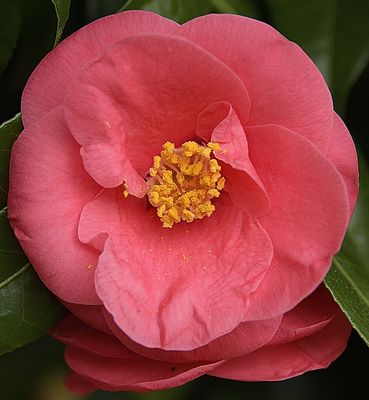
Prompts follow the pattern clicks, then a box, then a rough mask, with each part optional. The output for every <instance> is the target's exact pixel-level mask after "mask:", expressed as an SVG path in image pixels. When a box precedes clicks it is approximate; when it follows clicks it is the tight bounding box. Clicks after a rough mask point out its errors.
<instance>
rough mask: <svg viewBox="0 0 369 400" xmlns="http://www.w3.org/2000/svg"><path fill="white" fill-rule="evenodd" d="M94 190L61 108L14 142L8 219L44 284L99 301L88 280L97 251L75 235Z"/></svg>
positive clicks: (69, 296) (72, 297)
mask: <svg viewBox="0 0 369 400" xmlns="http://www.w3.org/2000/svg"><path fill="white" fill-rule="evenodd" d="M98 190H99V188H98V186H97V185H96V184H95V182H94V181H93V180H92V179H91V178H90V176H89V175H88V174H87V173H86V171H85V170H84V168H83V165H82V161H81V158H80V156H79V146H78V144H77V143H76V142H75V141H74V139H73V137H72V136H71V134H70V133H69V131H68V128H67V127H66V125H65V123H64V120H63V116H62V111H61V110H60V109H55V110H53V111H52V112H50V113H48V114H47V115H45V117H43V118H42V119H40V120H39V121H38V122H37V123H35V124H33V125H32V126H30V127H28V128H26V129H25V130H24V131H23V133H22V134H21V136H20V137H19V139H18V140H17V141H16V143H15V144H14V147H13V150H12V155H11V161H10V187H9V198H8V211H9V213H8V214H9V218H10V223H11V225H12V227H13V229H14V231H15V234H16V236H17V238H18V239H19V241H20V243H21V245H22V247H23V249H24V251H25V253H26V254H27V256H28V257H29V259H30V261H31V262H32V264H33V266H34V267H35V269H36V271H37V273H38V274H39V275H40V277H41V279H42V280H43V282H44V283H45V285H46V286H47V287H48V288H49V289H50V290H51V291H53V292H54V293H55V294H56V295H57V296H58V297H60V298H61V299H63V300H66V301H69V302H74V303H84V304H99V303H100V301H99V299H98V298H97V296H96V292H95V288H94V281H93V280H94V278H93V276H94V272H95V267H96V264H97V257H98V254H97V252H96V251H94V250H93V249H91V248H88V247H87V246H85V245H83V244H82V243H81V242H80V241H79V240H78V236H77V228H78V221H79V216H80V212H81V210H82V208H83V207H84V205H85V204H86V203H88V202H89V201H90V200H91V199H93V198H94V196H95V195H96V193H97V192H98ZM81 283H83V284H81Z"/></svg>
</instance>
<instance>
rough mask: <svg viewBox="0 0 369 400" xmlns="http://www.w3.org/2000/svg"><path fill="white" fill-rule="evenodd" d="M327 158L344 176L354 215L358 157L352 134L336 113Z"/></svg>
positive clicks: (357, 182) (351, 210)
mask: <svg viewBox="0 0 369 400" xmlns="http://www.w3.org/2000/svg"><path fill="white" fill-rule="evenodd" d="M327 157H328V159H329V160H331V162H332V163H333V164H334V166H335V167H336V168H337V170H338V172H339V173H340V174H341V175H342V178H343V180H344V182H345V184H346V188H347V193H348V197H349V201H350V214H352V212H353V209H354V207H355V203H356V199H357V194H358V190H359V171H358V162H357V155H356V150H355V145H354V142H353V141H352V138H351V135H350V132H349V131H348V130H347V128H346V125H345V124H344V123H343V122H342V120H341V118H340V117H339V116H338V115H337V114H336V113H334V120H333V131H332V136H331V141H330V143H329V148H328V151H327Z"/></svg>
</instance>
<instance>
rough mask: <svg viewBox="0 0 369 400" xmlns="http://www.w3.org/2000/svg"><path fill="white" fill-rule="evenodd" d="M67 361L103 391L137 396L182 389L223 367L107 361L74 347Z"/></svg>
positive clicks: (106, 358) (68, 354) (68, 350)
mask: <svg viewBox="0 0 369 400" xmlns="http://www.w3.org/2000/svg"><path fill="white" fill-rule="evenodd" d="M65 359H66V362H67V364H68V366H69V367H70V368H71V369H72V370H73V371H75V372H76V373H77V374H79V375H81V376H82V377H83V378H85V379H87V380H88V381H90V382H92V383H93V384H94V385H95V386H96V387H98V388H100V389H105V390H111V391H121V390H125V391H136V392H139V391H146V390H161V389H169V388H171V387H175V386H179V385H183V384H184V383H186V382H188V381H191V380H193V379H196V378H198V377H199V376H201V375H204V374H206V373H209V371H211V370H212V369H214V368H215V367H217V366H218V365H220V364H221V363H222V361H220V362H218V363H192V364H184V363H181V364H177V363H165V362H160V361H154V360H150V359H147V358H142V359H129V360H127V359H122V358H108V357H103V356H98V355H95V354H93V353H90V352H87V351H84V350H80V349H79V348H76V347H71V346H69V347H67V350H66V353H65Z"/></svg>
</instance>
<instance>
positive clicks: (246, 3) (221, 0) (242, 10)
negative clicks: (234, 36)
mask: <svg viewBox="0 0 369 400" xmlns="http://www.w3.org/2000/svg"><path fill="white" fill-rule="evenodd" d="M210 3H211V4H212V5H213V6H214V8H215V9H216V11H217V12H220V13H227V14H240V15H247V16H248V17H254V18H260V11H259V9H258V4H257V2H255V1H254V0H210Z"/></svg>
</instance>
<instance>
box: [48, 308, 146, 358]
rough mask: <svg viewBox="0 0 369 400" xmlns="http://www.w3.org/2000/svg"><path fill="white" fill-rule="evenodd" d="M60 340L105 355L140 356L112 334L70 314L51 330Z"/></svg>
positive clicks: (116, 356) (120, 356)
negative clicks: (107, 333)
mask: <svg viewBox="0 0 369 400" xmlns="http://www.w3.org/2000/svg"><path fill="white" fill-rule="evenodd" d="M51 335H52V336H53V337H54V338H55V339H57V340H59V341H60V342H62V343H64V344H67V345H70V346H74V347H78V348H80V349H82V350H86V351H89V352H91V353H93V354H97V355H100V356H104V357H113V358H129V359H131V358H140V356H136V355H135V354H133V352H132V351H131V350H129V349H128V348H127V347H125V346H124V345H123V344H122V343H121V342H120V341H119V340H118V339H116V338H115V337H114V336H112V335H106V334H105V333H103V332H101V331H98V330H96V329H94V328H92V327H90V326H88V325H86V324H84V323H83V322H82V321H80V320H78V319H77V318H76V317H74V316H73V315H68V316H67V317H66V318H64V320H63V321H62V322H60V323H59V324H58V325H57V326H56V327H54V328H53V330H52V331H51Z"/></svg>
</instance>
